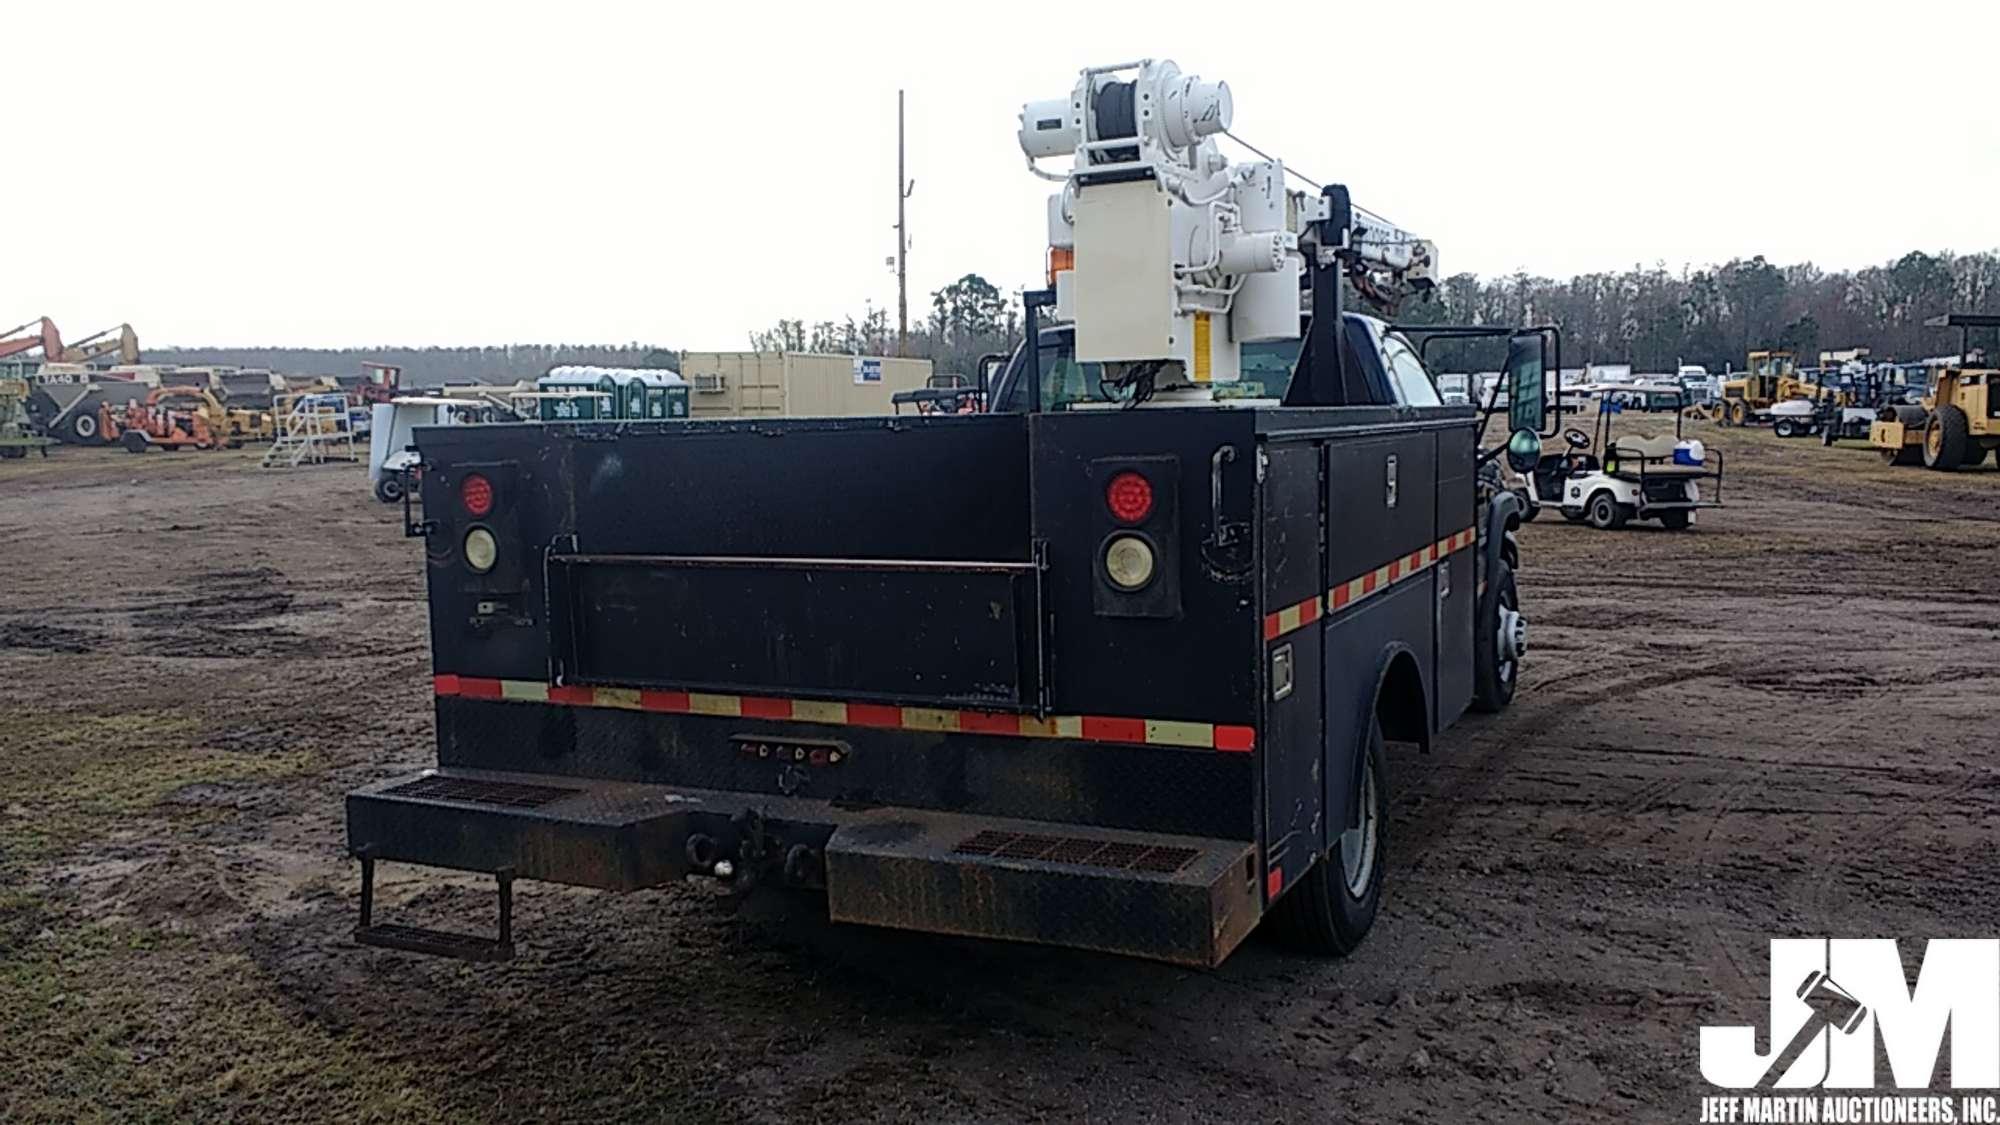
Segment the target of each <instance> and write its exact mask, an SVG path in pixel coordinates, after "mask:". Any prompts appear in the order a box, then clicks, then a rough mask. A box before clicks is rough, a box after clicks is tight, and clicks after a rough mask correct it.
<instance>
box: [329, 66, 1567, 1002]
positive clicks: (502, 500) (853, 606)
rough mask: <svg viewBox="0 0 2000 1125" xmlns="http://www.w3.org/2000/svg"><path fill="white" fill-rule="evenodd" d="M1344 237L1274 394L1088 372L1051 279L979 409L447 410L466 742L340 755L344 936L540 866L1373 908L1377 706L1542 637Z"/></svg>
mask: <svg viewBox="0 0 2000 1125" xmlns="http://www.w3.org/2000/svg"><path fill="white" fill-rule="evenodd" d="M1148 65H1150V64H1148ZM1089 73H1090V72H1087V75H1088V74H1089ZM1149 73H1150V72H1149ZM1323 204H1324V207H1325V209H1326V217H1325V219H1324V220H1323V221H1321V223H1320V224H1319V225H1318V226H1317V227H1316V228H1315V229H1316V230H1317V232H1318V237H1319V239H1320V240H1321V241H1320V245H1323V246H1329V247H1330V246H1333V245H1335V239H1336V238H1339V237H1341V236H1344V234H1345V232H1346V230H1347V229H1348V228H1347V226H1346V224H1347V223H1348V222H1349V221H1350V220H1349V217H1348V216H1349V212H1348V210H1347V206H1346V202H1345V191H1344V189H1341V188H1338V187H1330V188H1327V189H1325V191H1324V193H1323ZM1353 265H1354V260H1353V258H1352V257H1351V256H1349V255H1343V254H1317V253H1315V254H1314V255H1313V258H1312V261H1311V263H1310V265H1309V267H1308V269H1309V274H1308V276H1309V277H1310V279H1311V281H1312V283H1313V284H1312V294H1311V298H1310V301H1311V311H1312V317H1311V325H1310V328H1309V329H1308V330H1307V331H1306V333H1305V339H1304V342H1303V348H1302V350H1301V355H1300V358H1299V359H1298V361H1297V364H1296V369H1295V373H1294V374H1293V375H1292V377H1291V378H1290V379H1289V380H1288V381H1286V382H1285V384H1284V385H1283V386H1282V387H1280V388H1276V389H1275V391H1276V395H1277V396H1279V397H1274V398H1249V399H1243V400H1239V401H1238V402H1235V403H1218V402H1208V403H1206V404H1198V405H1156V404H1148V403H1145V402H1144V398H1143V396H1142V395H1140V394H1136V393H1135V394H1131V395H1129V396H1128V397H1126V398H1125V399H1124V400H1123V401H1122V402H1119V401H1112V402H1105V401H1090V402H1085V401H1066V400H1063V399H1062V398H1061V397H1060V396H1059V395H1058V394H1056V393H1055V392H1056V390H1057V388H1058V387H1059V385H1060V381H1059V380H1057V379H1051V380H1050V381H1048V382H1047V383H1045V381H1044V379H1043V376H1044V374H1045V373H1047V374H1049V375H1051V376H1054V375H1056V374H1057V372H1056V371H1055V370H1054V369H1053V366H1052V363H1053V364H1063V363H1070V362H1073V361H1074V360H1075V359H1076V355H1075V354H1074V353H1077V352H1082V351H1083V348H1082V347H1081V346H1080V345H1081V338H1080V337H1079V338H1078V342H1077V343H1071V342H1070V340H1069V337H1068V336H1067V335H1066V334H1065V333H1062V332H1056V333H1050V334H1043V333H1041V332H1040V331H1039V330H1038V328H1037V316H1036V310H1037V309H1038V308H1041V307H1046V306H1047V305H1053V304H1059V303H1060V302H1059V297H1058V295H1057V294H1056V293H1054V292H1048V293H1044V294H1037V295H1033V296H1032V298H1031V301H1030V308H1029V317H1028V321H1029V338H1030V339H1037V340H1041V341H1043V346H1042V347H1040V348H1022V349H1020V350H1019V351H1018V352H1017V353H1016V355H1015V356H1014V358H1013V360H1012V362H1011V364H1010V365H1009V367H1008V369H1007V371H1006V372H1005V373H1004V374H1003V375H1002V376H1001V377H1000V379H999V382H998V383H997V385H996V386H995V387H994V388H993V392H994V393H993V394H992V395H991V399H990V406H991V409H990V410H989V411H988V412H984V413H978V414H957V415H952V414H927V415H917V416H890V417H868V418H843V419H832V418H822V419H814V418H787V419H769V420H698V421H623V422H584V423H578V424H566V425H539V426H538V425H497V426H474V427H446V428H435V429H425V430H420V431H419V433H418V436H417V445H418V447H419V450H420V453H421V457H422V465H423V472H422V474H421V488H420V491H421V512H420V513H417V514H416V516H414V517H412V518H411V520H410V523H409V529H410V531H411V532H412V533H413V534H417V535H421V537H422V538H423V541H424V544H425V562H426V572H427V577H428V584H429V603H430V630H431V643H432V650H433V660H434V666H435V676H434V686H435V695H436V701H435V706H436V722H437V743H438V765H437V767H436V768H434V769H428V770H424V771H422V772H421V773H418V774H416V775H412V776H404V777H397V778H391V779H388V780H385V781H383V782H381V783H379V784H374V785H370V786H367V787H365V788H363V789H361V790H359V791H356V792H355V793H352V794H350V796H349V798H348V802H347V821H348V841H349V846H350V848H351V849H352V851H353V852H354V853H355V854H356V855H358V856H359V857H360V858H361V859H362V868H363V896H362V926H361V928H360V929H359V930H358V931H357V936H358V937H359V938H360V939H361V940H362V941H364V942H369V943H371V944H376V945H384V946H392V947H397V948H405V949H416V950H422V951H428V952H443V953H450V954H455V955H459V956H468V957H491V958H500V957H505V956H508V955H510V954H511V952H512V944H511V926H510V923H509V921H508V910H509V904H510V902H511V884H512V880H514V879H515V878H526V879H537V880H547V881H552V882H559V883H569V884H574V885H580V886H589V887H600V888H605V889H611V890H631V889H636V888H642V887H651V886H659V885H663V884H667V883H670V882H673V881H676V880H679V879H681V878H683V877H684V876H686V875H688V874H690V873H693V874H704V875H713V876H717V877H721V878H725V879H730V880H733V881H736V882H738V883H753V884H754V883H782V884H786V885H792V886H803V887H810V888H815V889H823V890H824V892H825V895H826V901H827V906H828V911H829V914H830V915H831V917H832V918H833V919H835V920H836V921H842V922H853V923H864V924H870V925H879V926H889V927H898V928H906V929H916V930H924V931H930V932H937V933H947V934H960V935H971V936H979V937H990V938H1003V939H1013V940H1024V941H1035V942H1045V943H1051V944H1058V945H1066V946H1073V947H1080V948H1087V949H1095V950H1103V951H1109V952H1115V953H1122V954H1129V955H1136V956H1143V957H1150V958H1157V959H1162V960H1167V961H1172V962H1177V963H1183V964H1189V965H1198V966H1212V965H1216V964H1218V963H1220V962H1221V961H1222V960H1223V958H1225V957H1226V956H1227V955H1228V954H1229V953H1230V951H1231V950H1233V949H1234V948H1235V947H1236V946H1237V945H1238V944H1239V943H1240V942H1241V941H1242V940H1243V938H1244V937H1246V936H1247V935H1248V934H1249V933H1250V932H1251V930H1252V929H1253V928H1254V927H1255V926H1256V925H1257V923H1258V922H1259V920H1260V919H1262V918H1263V917H1264V916H1265V915H1267V914H1269V913H1271V912H1272V911H1273V910H1274V909H1276V910H1278V911H1279V912H1280V913H1283V914H1286V915H1287V916H1288V917H1287V922H1286V927H1287V929H1288V930H1290V931H1292V932H1293V933H1294V935H1295V936H1298V937H1299V938H1300V939H1301V940H1302V941H1303V942H1304V944H1306V945H1307V946H1308V947H1311V948H1316V949H1318V950H1320V951H1322V952H1342V951H1345V949H1347V948H1351V946H1352V945H1353V943H1354V942H1356V941H1358V940H1359V939H1360V936H1361V935H1362V934H1363V933H1365V931H1366V929H1367V926H1368V924H1369V923H1370V922H1371V921H1372V919H1373V915H1374V910H1375V904H1376V902H1377V900H1378V897H1379V894H1380V886H1381V868H1382V864H1381V848H1382V839H1381V828H1382V822H1383V820H1384V818H1385V813H1386V803H1385V798H1384V796H1383V794H1384V791H1385V788H1386V778H1385V776H1384V774H1383V764H1382V754H1381V743H1382V740H1383V739H1385V738H1387V739H1390V740H1399V741H1406V742H1412V743H1418V744H1424V745H1427V744H1428V743H1429V742H1430V741H1431V739H1432V737H1433V735H1434V734H1435V733H1436V732H1437V731H1439V730H1442V729H1443V728H1444V727H1446V726H1448V725H1449V724H1451V723H1452V722H1453V721H1454V720H1455V719H1457V718H1458V717H1459V716H1460V714H1461V713H1462V712H1464V711H1465V710H1466V709H1467V707H1468V706H1469V705H1471V704H1472V703H1473V702H1474V701H1475V699H1477V700H1478V701H1479V702H1480V703H1482V704H1483V705H1484V706H1485V707H1487V708H1489V709H1494V708H1497V707H1499V706H1503V705H1504V704H1505V703H1506V701H1507V700H1508V699H1509V698H1511V695H1512V691H1513V682H1514V675H1515V670H1516V668H1517V666H1518V661H1519V657H1520V654H1521V651H1522V649H1523V648H1524V643H1523V638H1524V631H1523V630H1524V626H1523V625H1522V623H1521V621H1522V619H1521V617H1520V615H1519V614H1518V612H1517V603H1516V600H1515V598H1514V594H1513V579H1512V569H1513V567H1514V566H1515V565H1517V564H1518V557H1517V555H1516V553H1515V547H1514V545H1513V542H1512V538H1511V535H1510V534H1509V532H1510V530H1511V528H1513V527H1514V526H1517V525H1518V523H1519V521H1520V516H1521V507H1520V505H1519V503H1518V502H1517V500H1516V499H1515V497H1514V496H1513V495H1512V494H1511V493H1508V492H1505V491H1504V490H1501V489H1498V488H1497V486H1490V487H1489V486H1486V485H1484V484H1483V483H1482V482H1483V481H1485V480H1486V478H1487V476H1488V474H1485V473H1482V472H1481V468H1482V458H1481V456H1480V455H1479V453H1478V449H1477V436H1478V431H1479V430H1480V428H1481V418H1480V415H1479V412H1478V411H1477V410H1475V409H1474V408H1472V407H1469V406H1449V405H1444V404H1442V403H1440V402H1439V401H1438V399H1437V396H1436V392H1435V389H1434V388H1429V382H1428V378H1427V377H1425V376H1423V373H1422V368H1421V365H1418V366H1416V367H1415V368H1414V369H1413V370H1414V374H1413V373H1412V369H1411V368H1410V367H1409V364H1410V363H1413V362H1415V359H1414V354H1415V353H1414V352H1413V351H1411V349H1409V348H1408V346H1407V344H1406V343H1404V342H1403V341H1402V340H1401V338H1400V337H1399V336H1397V335H1396V334H1394V333H1391V332H1387V331H1385V330H1384V329H1383V327H1382V326H1381V325H1380V323H1379V322H1374V321H1370V320H1367V319H1366V318H1361V317H1357V316H1353V315H1351V314H1345V313H1343V311H1342V310H1341V308H1340V304H1339V302H1340V296H1339V294H1340V286H1339V284H1338V281H1339V278H1340V276H1341V275H1342V272H1343V271H1345V270H1349V269H1351V268H1353ZM1535 347H1536V348H1539V347H1540V344H1539V342H1537V343H1536V344H1535ZM1399 349H1400V350H1399ZM1514 351H1515V349H1513V348H1510V368H1512V367H1515V366H1516V365H1515V363H1514V359H1513V353H1514ZM1404 353H1408V354H1407V355H1406V354H1404ZM1523 354H1526V352H1525V350H1524V351H1523ZM1232 359H1233V357H1232ZM1051 361H1052V362H1051ZM1086 362H1095V361H1094V360H1086ZM1399 365H1400V366H1401V370H1400V371H1399V370H1398V367H1399ZM1527 366H1528V365H1527V364H1526V362H1525V361H1523V363H1522V364H1521V365H1520V367H1521V368H1522V370H1517V371H1516V372H1515V374H1516V377H1517V383H1516V387H1515V389H1516V391H1517V392H1520V393H1517V395H1516V397H1517V399H1520V400H1522V401H1525V402H1529V403H1532V404H1534V405H1535V406H1540V405H1541V404H1542V403H1543V401H1544V396H1543V392H1542V388H1541V386H1540V385H1539V379H1540V371H1541V368H1540V366H1539V353H1538V352H1537V353H1536V359H1535V364H1534V367H1533V372H1532V376H1533V379H1534V380H1535V382H1534V383H1533V384H1532V385H1530V384H1529V383H1526V382H1520V381H1519V380H1521V379H1525V378H1527V377H1528V376H1527V374H1526V373H1525V368H1526V367H1527ZM1112 370H1114V368H1113V367H1112V366H1111V365H1105V366H1104V367H1103V368H1101V369H1099V370H1098V371H1097V374H1098V375H1099V376H1100V377H1102V376H1104V374H1105V373H1106V372H1109V371H1112ZM1069 374H1071V375H1073V374H1074V372H1073V371H1071V372H1069ZM1413 379H1421V380H1422V382H1423V386H1424V387H1425V388H1429V389H1428V393H1427V394H1426V393H1424V392H1423V391H1421V390H1417V389H1416V388H1415V387H1414V386H1413V384H1412V382H1411V380H1413ZM1113 397H1114V399H1115V396H1113ZM1280 398H1281V399H1282V401H1280ZM1528 436H1530V437H1532V436H1533V435H1528ZM1516 437H1517V438H1519V437H1520V435H1519V434H1517V435H1516ZM381 861H400V862H410V863H418V864H426V865H431V866H437V867H444V868H452V869H458V870H463V871H474V872H490V873H494V874H496V875H497V876H498V877H499V881H500V887H501V891H502V894H501V932H500V936H499V938H498V939H497V940H491V941H489V940H481V939H471V938H465V937H461V936H457V935H450V934H443V933H439V932H437V931H431V930H419V929H414V928H411V927H405V926H398V925H383V924H377V923H376V922H375V921H374V919H373V906H372V889H373V871H374V865H375V864H376V863H377V862H381ZM1343 896H1344V897H1343Z"/></svg>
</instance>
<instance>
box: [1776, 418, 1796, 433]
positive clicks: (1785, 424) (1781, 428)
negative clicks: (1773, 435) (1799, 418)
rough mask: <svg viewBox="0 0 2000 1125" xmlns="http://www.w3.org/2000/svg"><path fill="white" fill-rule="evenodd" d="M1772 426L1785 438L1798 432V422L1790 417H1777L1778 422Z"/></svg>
mask: <svg viewBox="0 0 2000 1125" xmlns="http://www.w3.org/2000/svg"><path fill="white" fill-rule="evenodd" d="M1774 428H1775V429H1776V431H1777V434H1778V436H1779V437H1786V438H1788V437H1794V436H1796V435H1797V434H1798V432H1799V427H1798V424H1797V423H1795V422H1793V421H1792V420H1791V419H1790V418H1780V419H1778V424H1777V426H1776V427H1774Z"/></svg>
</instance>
